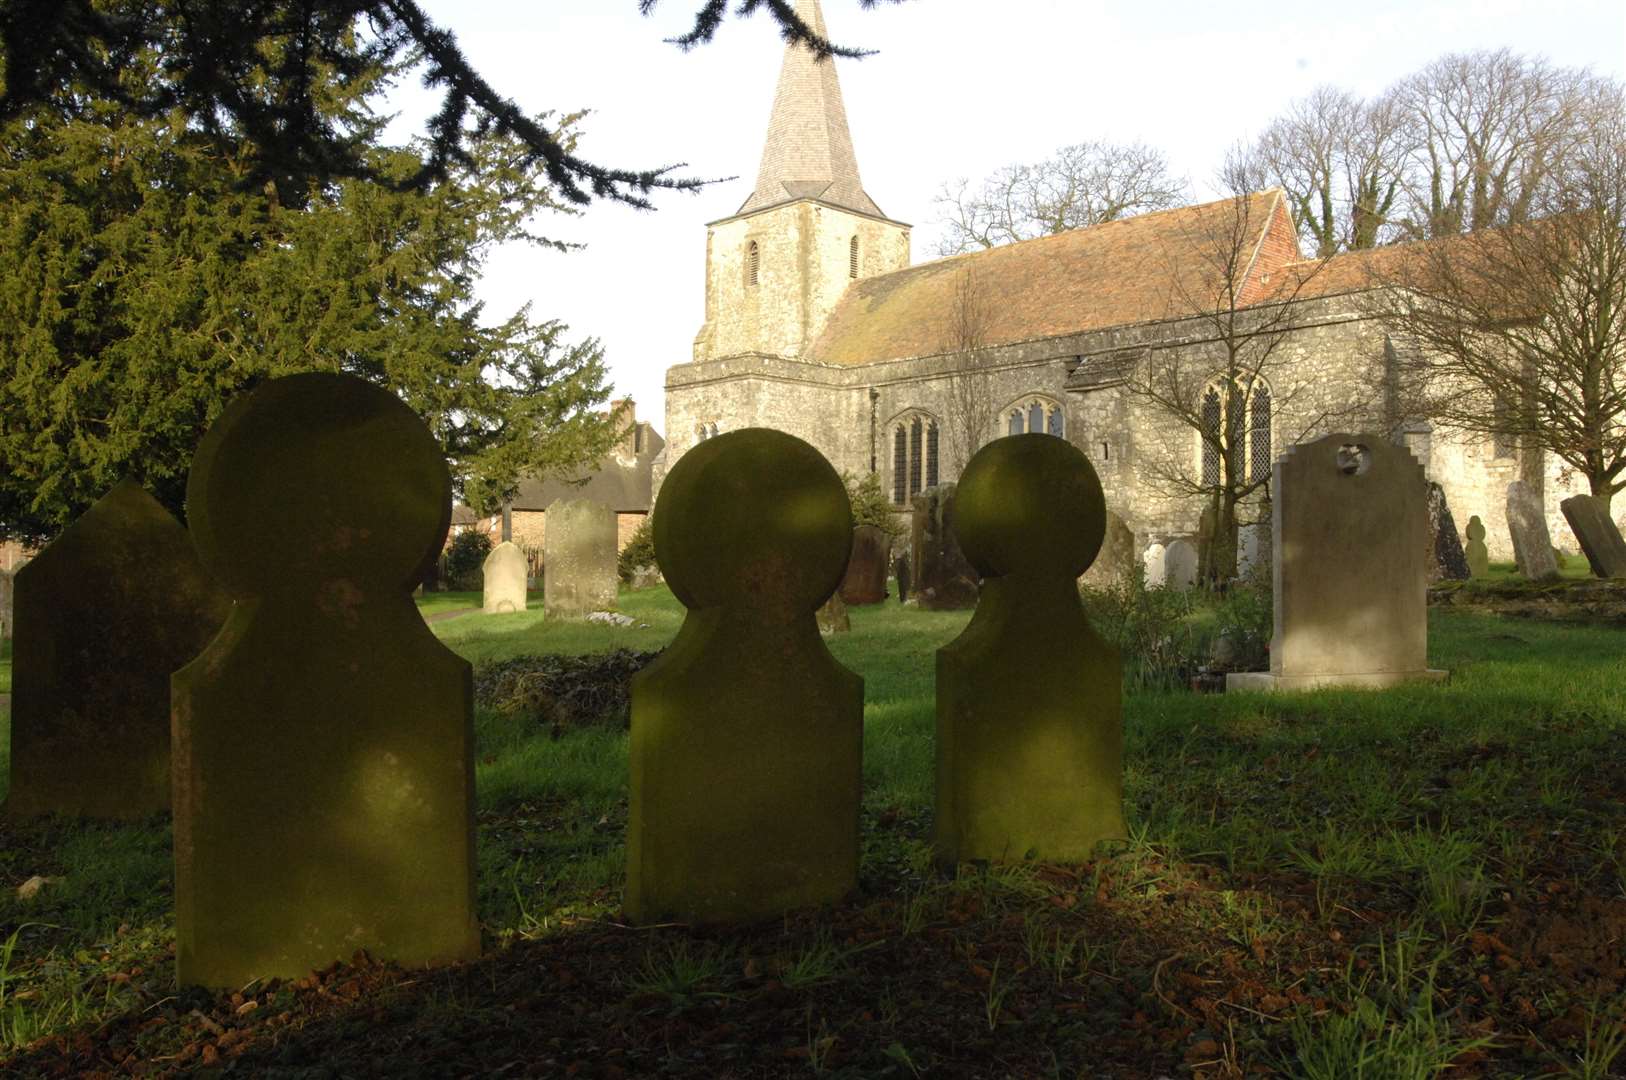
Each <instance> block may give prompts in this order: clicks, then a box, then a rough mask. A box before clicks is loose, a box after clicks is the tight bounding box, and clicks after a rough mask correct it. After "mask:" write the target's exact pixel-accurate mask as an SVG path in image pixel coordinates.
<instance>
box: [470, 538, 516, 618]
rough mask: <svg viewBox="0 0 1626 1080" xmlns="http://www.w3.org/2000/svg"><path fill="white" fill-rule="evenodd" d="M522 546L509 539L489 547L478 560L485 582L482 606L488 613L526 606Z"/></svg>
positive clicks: (501, 612) (505, 613)
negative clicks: (481, 560) (482, 560)
mask: <svg viewBox="0 0 1626 1080" xmlns="http://www.w3.org/2000/svg"><path fill="white" fill-rule="evenodd" d="M526 570H527V564H526V561H525V550H524V549H523V548H521V547H520V546H519V545H518V544H516V543H514V542H513V541H512V540H504V541H503V542H502V543H500V544H498V545H497V546H496V547H494V548H492V549H491V551H490V552H489V553H487V555H486V559H485V562H483V563H481V564H480V577H481V580H482V581H483V582H484V586H483V588H484V591H483V593H482V594H481V599H482V600H483V604H482V607H481V610H482V611H484V612H485V613H486V614H487V615H508V614H512V613H513V612H516V611H524V610H525V575H526Z"/></svg>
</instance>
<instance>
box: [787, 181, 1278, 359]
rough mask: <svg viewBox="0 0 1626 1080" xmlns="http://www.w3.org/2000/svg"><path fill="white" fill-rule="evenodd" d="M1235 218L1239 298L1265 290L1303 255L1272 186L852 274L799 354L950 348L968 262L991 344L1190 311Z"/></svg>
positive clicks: (893, 354) (1207, 297)
mask: <svg viewBox="0 0 1626 1080" xmlns="http://www.w3.org/2000/svg"><path fill="white" fill-rule="evenodd" d="M1239 208H1240V209H1239ZM1239 223H1240V226H1241V227H1242V229H1243V232H1244V247H1246V248H1247V249H1248V250H1249V252H1250V258H1249V261H1248V275H1247V277H1246V279H1245V281H1244V283H1243V292H1242V298H1243V301H1244V302H1251V301H1252V300H1254V299H1263V298H1264V297H1265V296H1267V295H1268V294H1269V292H1270V291H1271V289H1272V287H1273V285H1272V283H1271V282H1270V280H1269V278H1268V277H1267V276H1266V275H1269V274H1270V273H1271V272H1272V271H1273V270H1277V269H1279V268H1281V267H1284V266H1287V265H1289V264H1291V263H1294V262H1297V261H1299V260H1300V259H1301V256H1300V254H1299V250H1298V243H1297V239H1296V234H1295V232H1294V229H1293V222H1292V215H1291V214H1290V213H1289V212H1288V209H1287V206H1286V202H1285V200H1284V199H1283V197H1282V194H1281V192H1280V191H1279V190H1275V189H1272V190H1270V191H1262V192H1256V193H1254V194H1252V195H1248V196H1245V197H1244V198H1242V199H1240V200H1236V199H1229V198H1228V199H1221V200H1219V201H1216V202H1211V203H1204V204H1202V205H1199V206H1185V207H1180V208H1178V209H1175V210H1163V211H1158V212H1156V213H1151V214H1142V215H1141V216H1139V217H1133V218H1125V219H1123V220H1120V221H1109V222H1106V223H1104V224H1101V225H1094V226H1091V227H1089V228H1084V229H1074V230H1072V231H1070V232H1064V233H1059V234H1057V235H1055V236H1043V237H1040V238H1038V239H1036V240H1025V241H1021V242H1019V243H1015V244H1009V245H1006V246H1004V247H996V248H991V249H989V250H987V251H978V252H973V253H971V254H968V255H956V256H953V257H951V258H947V259H939V260H937V261H935V262H929V263H922V264H920V265H917V266H910V267H906V268H905V269H902V270H895V271H893V272H891V273H888V274H877V275H876V276H874V277H871V278H864V279H861V280H859V281H855V282H853V283H852V284H851V285H850V286H848V288H847V291H846V293H845V294H843V296H842V298H841V300H840V301H839V302H838V303H837V305H836V307H835V310H834V311H832V312H831V313H830V318H829V320H828V321H827V322H826V323H825V326H824V330H823V332H822V333H821V334H820V335H819V338H818V340H817V341H816V342H815V343H814V345H813V348H812V350H811V351H810V355H809V357H808V359H810V360H814V361H817V362H821V363H828V364H843V365H846V364H865V363H872V362H875V361H879V360H893V359H903V358H907V357H917V356H932V355H937V354H940V353H946V352H954V351H957V350H958V349H959V348H960V345H959V344H958V343H957V342H956V340H955V338H956V336H957V335H956V334H955V332H954V331H953V330H952V325H953V322H954V319H953V312H954V310H955V307H956V292H957V286H958V283H959V282H960V281H961V280H962V278H963V276H964V275H965V274H966V273H968V272H969V273H970V274H971V275H972V279H971V280H972V282H973V291H974V294H975V296H976V300H975V301H974V302H975V303H976V305H977V307H978V308H979V309H980V310H982V311H983V312H984V313H985V314H984V317H983V322H984V331H983V334H982V341H981V344H983V345H988V346H994V345H1011V344H1016V343H1018V342H1023V341H1033V340H1037V339H1041V338H1050V337H1060V336H1065V335H1068V334H1078V333H1084V332H1086V331H1090V330H1099V329H1103V328H1106V327H1112V326H1125V325H1130V324H1134V323H1143V322H1153V321H1157V320H1161V319H1171V318H1179V317H1180V316H1182V315H1190V314H1194V313H1195V312H1197V311H1199V310H1201V309H1202V308H1203V306H1204V305H1205V304H1206V305H1212V304H1213V303H1214V302H1215V301H1214V297H1215V296H1216V294H1217V284H1218V280H1219V278H1218V273H1217V272H1216V266H1215V263H1216V260H1215V256H1214V252H1215V250H1216V248H1217V247H1229V246H1231V245H1230V239H1229V237H1230V234H1231V230H1232V228H1233V227H1234V226H1237V225H1238V224H1239ZM1261 279H1263V280H1261ZM1209 309H1210V310H1212V307H1210V308H1209Z"/></svg>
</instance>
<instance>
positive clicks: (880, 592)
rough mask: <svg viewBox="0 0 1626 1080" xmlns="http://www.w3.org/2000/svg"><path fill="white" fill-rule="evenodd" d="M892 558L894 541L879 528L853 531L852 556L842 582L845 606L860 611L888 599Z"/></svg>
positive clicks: (862, 527) (841, 591)
mask: <svg viewBox="0 0 1626 1080" xmlns="http://www.w3.org/2000/svg"><path fill="white" fill-rule="evenodd" d="M891 554H892V537H891V536H890V535H888V533H887V531H886V530H885V529H883V528H881V527H879V526H877V525H859V526H857V527H856V528H854V529H853V553H852V558H851V559H849V560H848V561H847V576H846V577H845V578H843V579H842V581H841V589H840V595H841V600H842V603H844V604H848V605H851V606H853V607H858V606H860V605H863V604H879V603H880V602H881V601H883V600H885V599H886V571H887V565H886V564H887V561H888V559H889V558H890V556H891Z"/></svg>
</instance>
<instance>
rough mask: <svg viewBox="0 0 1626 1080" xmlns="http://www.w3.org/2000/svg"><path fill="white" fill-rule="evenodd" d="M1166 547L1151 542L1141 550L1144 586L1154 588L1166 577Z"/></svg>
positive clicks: (1162, 582)
mask: <svg viewBox="0 0 1626 1080" xmlns="http://www.w3.org/2000/svg"><path fill="white" fill-rule="evenodd" d="M1167 556H1168V549H1167V548H1165V547H1164V546H1163V545H1162V544H1159V543H1151V544H1147V545H1146V550H1145V551H1143V552H1141V556H1140V561H1141V566H1142V568H1143V572H1144V574H1145V577H1146V587H1147V588H1148V589H1155V588H1158V587H1159V586H1161V585H1163V584H1164V582H1165V581H1166V580H1167V578H1168V562H1167Z"/></svg>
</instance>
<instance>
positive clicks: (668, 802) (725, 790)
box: [626, 428, 864, 923]
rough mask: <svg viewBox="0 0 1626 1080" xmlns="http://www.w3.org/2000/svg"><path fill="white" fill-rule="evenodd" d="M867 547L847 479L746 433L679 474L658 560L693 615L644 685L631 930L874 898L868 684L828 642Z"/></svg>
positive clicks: (804, 454)
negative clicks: (831, 609) (861, 874)
mask: <svg viewBox="0 0 1626 1080" xmlns="http://www.w3.org/2000/svg"><path fill="white" fill-rule="evenodd" d="M851 544H852V512H851V508H850V507H849V505H848V502H847V490H846V487H845V486H844V485H843V484H842V482H841V477H840V476H838V475H837V474H836V471H835V469H833V468H831V466H830V463H829V462H827V461H825V460H824V458H823V457H821V456H820V455H819V453H818V451H817V450H815V449H813V447H811V446H809V445H808V444H807V443H805V442H803V441H802V440H800V439H797V438H795V437H794V436H791V435H786V434H785V433H783V432H779V431H770V430H768V429H766V428H745V429H743V430H740V431H732V432H728V433H726V434H723V435H719V436H717V437H716V438H713V439H707V440H705V441H704V442H702V443H700V444H699V445H698V446H696V447H695V448H694V449H692V450H690V451H689V452H688V453H686V454H684V455H683V456H682V457H681V458H679V459H678V462H677V464H676V465H674V466H673V467H672V471H671V472H670V473H668V474H667V476H666V479H665V481H664V482H663V483H662V484H661V491H660V496H659V499H658V501H657V503H656V507H655V555H656V558H657V559H658V560H659V562H660V566H661V572H662V573H664V574H665V575H666V582H667V584H668V585H669V586H670V587H671V589H672V592H673V594H674V595H675V596H676V597H677V598H678V600H679V601H681V602H682V604H683V606H684V607H686V608H687V609H688V614H687V615H686V616H685V617H684V620H683V627H682V629H681V630H679V631H678V635H677V638H676V639H675V640H673V642H672V644H671V645H670V646H668V647H667V649H666V650H665V651H664V652H663V653H661V655H660V657H659V658H658V659H656V660H655V662H654V663H652V664H650V665H649V666H648V667H647V668H645V669H644V670H643V671H641V672H639V673H638V674H637V675H636V676H634V677H633V682H632V733H631V743H630V753H629V758H630V761H629V764H630V767H631V804H630V810H629V819H628V823H627V894H626V909H627V914H628V915H629V916H630V917H631V918H633V919H635V920H637V921H639V922H666V921H678V922H687V923H727V922H748V921H752V920H758V919H768V918H776V917H778V916H780V915H782V914H783V913H784V912H786V911H789V910H792V909H794V908H803V907H810V906H814V905H821V904H830V903H834V902H836V901H838V900H840V899H841V898H842V897H844V896H846V895H847V894H848V893H849V892H851V891H852V889H853V888H854V887H855V886H856V884H857V881H858V807H859V798H860V783H861V773H862V760H861V759H862V753H863V741H864V680H863V679H861V678H860V677H859V676H857V675H855V674H853V673H852V672H851V671H848V670H847V669H846V668H844V667H842V666H841V664H840V663H838V662H837V661H836V659H835V657H833V656H832V655H831V654H830V650H829V648H827V647H826V646H825V644H824V641H823V640H822V639H821V638H820V636H819V628H818V624H817V622H816V621H815V620H814V612H815V611H816V610H818V608H819V607H820V605H822V604H823V603H824V601H825V600H826V599H827V598H828V597H829V596H830V595H831V594H832V593H834V592H835V591H836V588H837V586H839V585H840V584H841V580H842V576H843V573H844V572H845V570H846V566H847V558H848V555H849V553H850V552H851Z"/></svg>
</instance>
